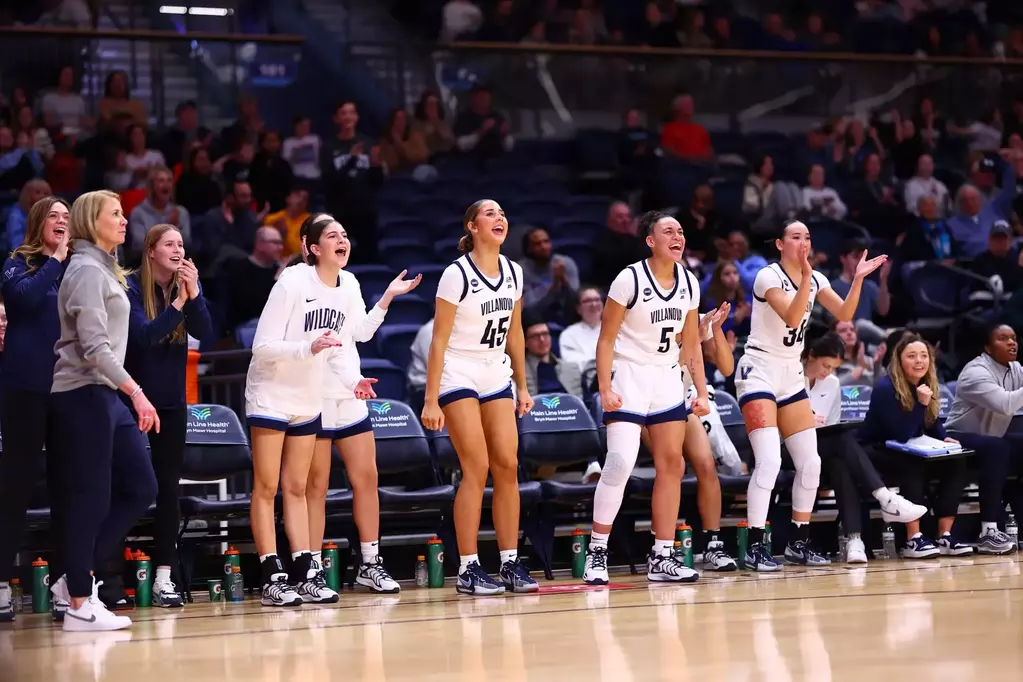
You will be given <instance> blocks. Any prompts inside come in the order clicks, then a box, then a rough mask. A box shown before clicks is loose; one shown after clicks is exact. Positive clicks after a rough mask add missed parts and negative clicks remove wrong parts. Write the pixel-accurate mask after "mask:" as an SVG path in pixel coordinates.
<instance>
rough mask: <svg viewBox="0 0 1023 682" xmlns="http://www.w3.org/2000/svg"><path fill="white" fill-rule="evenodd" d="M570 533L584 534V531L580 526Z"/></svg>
mask: <svg viewBox="0 0 1023 682" xmlns="http://www.w3.org/2000/svg"><path fill="white" fill-rule="evenodd" d="M572 535H586V531H584V530H583V529H582V528H576V529H575V530H574V531H572Z"/></svg>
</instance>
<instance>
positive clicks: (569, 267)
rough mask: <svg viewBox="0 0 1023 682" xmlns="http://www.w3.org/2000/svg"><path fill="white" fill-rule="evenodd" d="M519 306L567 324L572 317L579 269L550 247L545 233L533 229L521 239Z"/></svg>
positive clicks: (561, 323) (542, 230) (537, 314)
mask: <svg viewBox="0 0 1023 682" xmlns="http://www.w3.org/2000/svg"><path fill="white" fill-rule="evenodd" d="M522 251H523V253H524V254H525V257H524V258H522V259H521V260H520V261H519V265H521V266H522V307H523V309H524V310H528V311H530V312H531V313H532V314H533V315H536V316H539V317H540V318H542V319H546V320H550V321H551V322H557V323H558V324H560V325H565V324H568V323H569V320H570V319H571V318H572V316H573V315H574V314H575V307H576V292H577V291H578V290H579V267H578V266H577V265H576V263H575V261H574V260H572V259H571V258H569V257H568V256H561V255H557V254H555V253H554V252H553V249H552V248H551V238H550V236H549V235H548V234H547V230H544V229H543V228H540V227H534V228H533V229H531V230H529V231H528V232H526V233H525V234H524V235H523V236H522Z"/></svg>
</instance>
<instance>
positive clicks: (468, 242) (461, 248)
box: [458, 232, 472, 253]
mask: <svg viewBox="0 0 1023 682" xmlns="http://www.w3.org/2000/svg"><path fill="white" fill-rule="evenodd" d="M470 251H472V235H471V234H469V232H466V233H465V234H463V235H462V238H461V239H459V240H458V252H459V253H469V252H470Z"/></svg>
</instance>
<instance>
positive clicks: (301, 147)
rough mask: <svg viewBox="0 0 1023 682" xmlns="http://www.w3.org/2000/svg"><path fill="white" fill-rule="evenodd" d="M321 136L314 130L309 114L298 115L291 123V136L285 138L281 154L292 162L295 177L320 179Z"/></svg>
mask: <svg viewBox="0 0 1023 682" xmlns="http://www.w3.org/2000/svg"><path fill="white" fill-rule="evenodd" d="M321 147H322V143H321V142H320V136H319V135H317V134H316V133H314V132H313V131H312V124H311V122H310V121H309V117H308V116H302V115H299V116H296V117H295V120H294V121H293V122H292V124H291V137H289V138H287V139H285V140H284V146H283V148H282V152H281V156H283V157H284V160H285V161H287V162H288V163H289V164H291V171H292V173H294V174H295V177H298V178H304V179H306V180H312V181H317V180H319V179H320V148H321Z"/></svg>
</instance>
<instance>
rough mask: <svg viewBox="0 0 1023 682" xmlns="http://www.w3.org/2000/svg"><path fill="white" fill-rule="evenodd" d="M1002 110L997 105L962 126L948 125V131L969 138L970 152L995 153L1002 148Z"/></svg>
mask: <svg viewBox="0 0 1023 682" xmlns="http://www.w3.org/2000/svg"><path fill="white" fill-rule="evenodd" d="M1003 129H1004V126H1003V125H1002V112H1001V111H999V109H998V108H997V107H992V108H990V109H988V110H986V111H984V112H983V113H982V114H981V115H980V117H979V118H977V120H975V121H973V122H971V123H970V124H969V125H967V126H966V127H963V128H959V127H957V126H954V125H952V124H951V123H950V124H949V125H948V131H949V132H950V133H952V134H954V135H958V136H962V137H965V138H966V139H967V140H969V146H968V149H969V151H970V152H980V153H982V154H995V153H997V152H998V150H999V149H1001V148H1002V130H1003Z"/></svg>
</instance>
